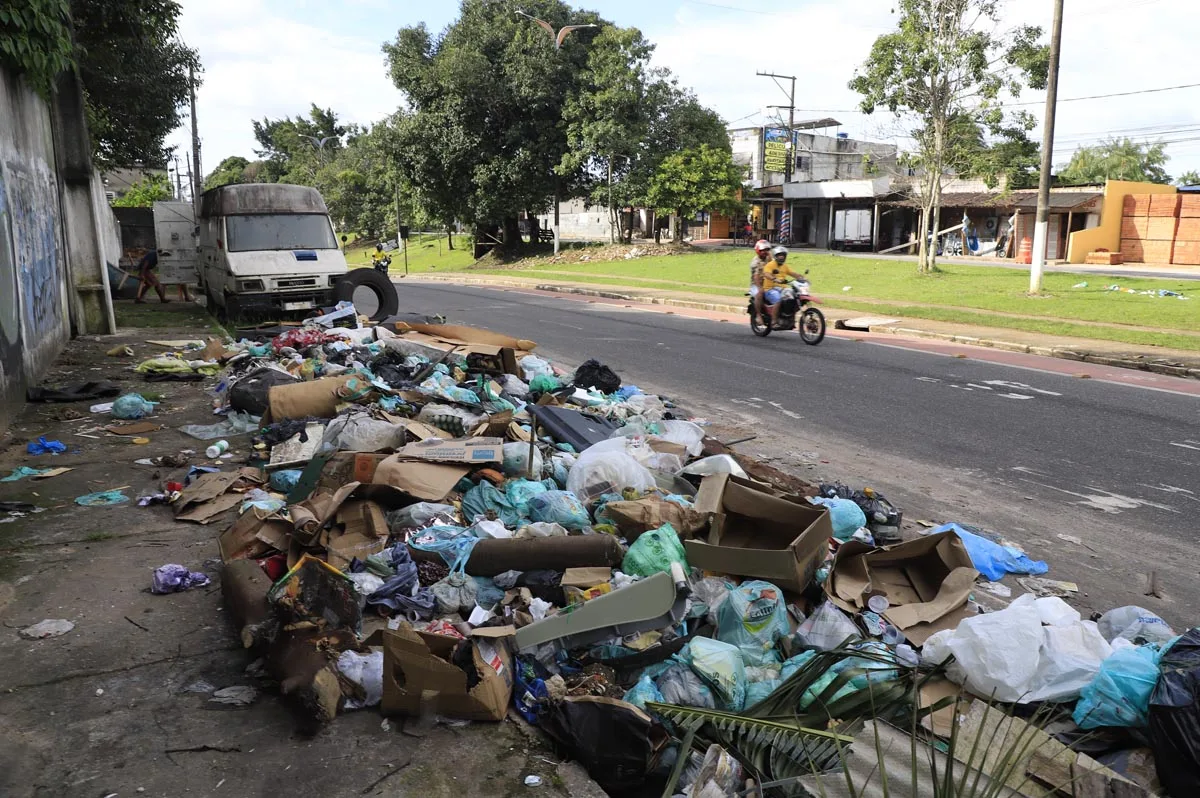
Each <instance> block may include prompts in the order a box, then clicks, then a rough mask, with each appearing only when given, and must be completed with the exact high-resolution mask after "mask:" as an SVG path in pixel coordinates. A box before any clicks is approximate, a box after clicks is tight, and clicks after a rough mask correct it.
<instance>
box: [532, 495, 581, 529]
mask: <svg viewBox="0 0 1200 798" xmlns="http://www.w3.org/2000/svg"><path fill="white" fill-rule="evenodd" d="M529 518H530V520H532V521H545V522H546V523H549V524H560V525H562V526H564V527H566V528H567V529H583V528H584V527H585V526H590V525H591V523H592V520H591V519H590V518H589V517H588V513H587V510H586V509H585V508H584V506H583V504H582V503H581V502H580V501H579V498H578V497H576V495H575V494H574V493H571V492H570V491H569V490H549V491H546V492H545V493H542V494H539V495H537V496H534V497H533V498H532V499H530V500H529Z"/></svg>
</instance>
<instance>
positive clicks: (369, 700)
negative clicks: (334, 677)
mask: <svg viewBox="0 0 1200 798" xmlns="http://www.w3.org/2000/svg"><path fill="white" fill-rule="evenodd" d="M337 669H338V672H339V673H341V674H342V676H345V677H346V678H347V679H349V680H350V681H351V682H353V683H354V684H356V685H358V686H359V688H360V689H362V691H363V694H364V697H363V698H362V699H359V698H354V697H351V696H347V698H346V709H364V708H366V707H373V706H375V705H376V704H378V703H379V702H380V701H382V700H383V652H382V651H373V652H371V653H370V654H359V653H357V652H354V651H343V652H342V653H341V655H339V656H338V661H337Z"/></svg>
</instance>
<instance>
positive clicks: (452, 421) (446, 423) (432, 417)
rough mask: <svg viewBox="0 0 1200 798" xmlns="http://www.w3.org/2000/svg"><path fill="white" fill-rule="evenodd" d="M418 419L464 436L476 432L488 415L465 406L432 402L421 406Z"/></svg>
mask: <svg viewBox="0 0 1200 798" xmlns="http://www.w3.org/2000/svg"><path fill="white" fill-rule="evenodd" d="M417 420H418V421H420V422H422V423H425V424H430V425H432V426H434V427H437V428H438V429H441V430H445V431H446V432H449V433H450V434H451V435H453V436H455V437H458V438H462V437H465V436H467V435H469V434H470V433H472V432H474V431H475V429H476V428H477V427H478V426H479V425H480V424H482V423H483V422H484V421H487V416H486V415H484V414H483V413H477V412H475V411H473V410H467V409H466V408H465V407H455V406H453V405H445V404H436V403H432V402H431V403H430V404H427V405H425V406H424V407H422V408H421V412H420V413H418V414H417Z"/></svg>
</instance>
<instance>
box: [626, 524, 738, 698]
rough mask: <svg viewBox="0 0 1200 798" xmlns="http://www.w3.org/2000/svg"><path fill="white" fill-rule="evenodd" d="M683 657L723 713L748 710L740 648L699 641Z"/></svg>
mask: <svg viewBox="0 0 1200 798" xmlns="http://www.w3.org/2000/svg"><path fill="white" fill-rule="evenodd" d="M639 539H640V538H639ZM680 656H681V658H682V659H683V660H684V661H685V662H687V664H688V665H690V666H691V668H692V670H693V671H695V672H696V675H697V676H699V677H700V678H701V679H703V680H704V681H705V682H706V683H707V684H708V685H709V686H711V687H712V689H713V691H714V692H715V693H716V697H717V701H718V703H719V705H720V706H719V708H720V709H723V710H726V711H729V712H741V711H742V710H743V709H744V708H745V706H746V668H745V665H743V664H742V655H741V653H740V652H739V651H738V649H737V646H731V645H729V644H728V643H722V642H721V641H720V640H710V639H708V638H707V637H697V638H695V639H693V640H692V642H690V643H688V644H687V645H686V646H684V648H683V650H682V651H680Z"/></svg>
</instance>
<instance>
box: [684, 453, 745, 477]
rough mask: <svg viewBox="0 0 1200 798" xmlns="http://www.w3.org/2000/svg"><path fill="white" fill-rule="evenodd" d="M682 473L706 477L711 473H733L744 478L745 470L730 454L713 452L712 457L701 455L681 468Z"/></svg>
mask: <svg viewBox="0 0 1200 798" xmlns="http://www.w3.org/2000/svg"><path fill="white" fill-rule="evenodd" d="M683 473H685V474H691V475H692V476H696V477H708V476H712V475H713V474H733V475H734V476H735V477H741V478H742V479H746V471H745V470H744V469H743V468H742V467H741V466H740V465H738V464H737V460H734V459H733V457H732V456H730V455H727V454H714V455H713V456H712V457H702V458H700V459H699V460H697V461H695V462H694V463H691V464H690V465H688V466H687V467H686V468H684V469H683Z"/></svg>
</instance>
